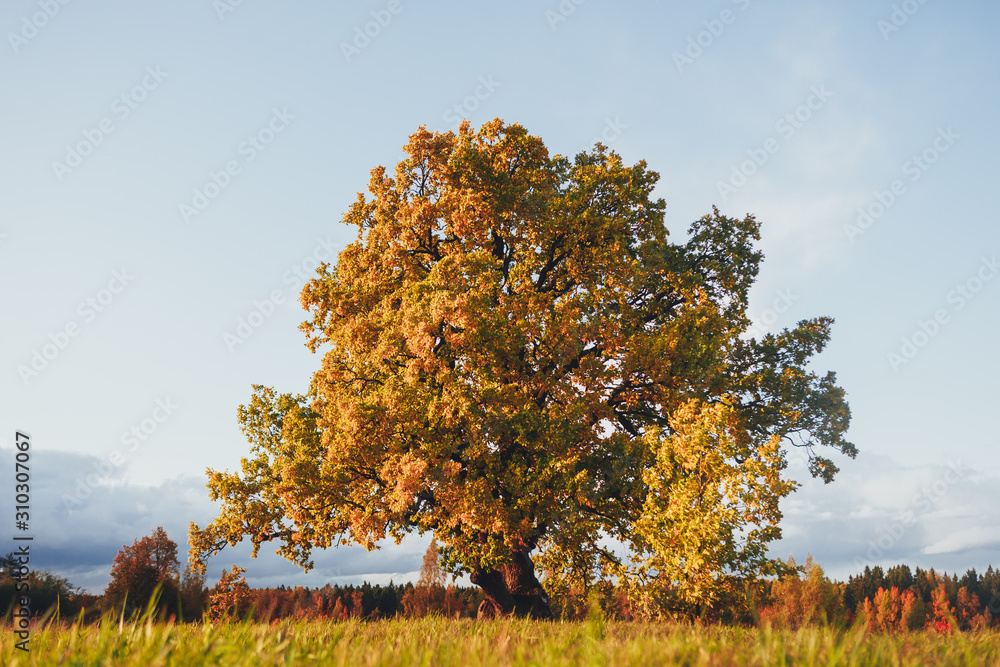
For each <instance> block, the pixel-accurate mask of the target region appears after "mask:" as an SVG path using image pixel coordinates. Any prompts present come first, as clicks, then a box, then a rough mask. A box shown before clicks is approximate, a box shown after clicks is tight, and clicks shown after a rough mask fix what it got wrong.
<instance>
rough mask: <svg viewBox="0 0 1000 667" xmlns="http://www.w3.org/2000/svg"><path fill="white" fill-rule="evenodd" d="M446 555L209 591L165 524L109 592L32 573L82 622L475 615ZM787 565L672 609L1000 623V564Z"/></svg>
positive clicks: (552, 586) (688, 614) (606, 589)
mask: <svg viewBox="0 0 1000 667" xmlns="http://www.w3.org/2000/svg"><path fill="white" fill-rule="evenodd" d="M439 553H440V548H439V546H438V545H437V543H436V541H432V542H431V545H430V546H429V547H428V549H427V552H426V553H425V554H424V558H423V563H422V565H421V568H420V576H419V579H418V580H417V582H416V583H410V582H408V583H404V584H396V583H392V582H390V583H389V584H388V585H379V584H370V583H363V584H361V585H337V584H326V585H325V586H323V587H321V588H320V587H314V588H308V587H303V586H296V587H286V586H279V587H276V588H259V589H252V588H250V587H249V585H248V584H247V582H246V578H245V576H244V570H243V569H242V568H239V567H236V566H233V568H232V569H231V570H230V571H228V572H223V574H222V577H221V578H220V580H219V582H218V583H217V584H216V585H215V586H213V587H211V588H209V587H207V586H206V585H205V582H204V577H203V576H200V575H197V574H195V573H193V572H192V571H191V570H190V568H187V569H186V570H185V571H184V572H181V571H180V567H179V562H178V559H177V544H176V543H175V542H174V541H173V540H171V539H170V538H169V537H168V536H167V533H166V532H165V531H164V530H163V528H162V527H161V528H157V529H156V530H154V531H153V533H152V534H151V535H149V536H145V537H142V538H138V539H136V540H135V542H133V544H131V545H123V546H122V549H121V550H120V551H119V553H118V556H117V557H116V558H115V561H114V564H113V566H112V570H111V581H110V582H109V584H108V586H107V588H106V589H105V591H104V594H103V595H100V596H96V595H90V594H86V593H83V592H81V591H80V590H79V589H77V588H76V587H74V586H72V585H71V584H70V583H69V582H68V581H67V580H66V579H64V578H62V577H59V576H56V575H54V574H51V573H49V572H32V573H30V574H29V575H28V581H29V583H30V584H31V591H32V603H33V605H34V611H35V612H36V613H43V612H44V611H46V610H47V609H49V608H53V607H56V606H58V609H59V612H60V614H62V615H63V616H77V615H79V614H80V613H81V612H82V613H83V614H84V617H85V618H87V619H97V618H100V616H101V614H103V613H109V612H110V613H115V614H119V613H123V612H124V613H126V614H138V613H140V612H142V611H145V610H146V609H147V608H149V606H150V605H152V606H153V608H155V610H156V612H157V614H158V615H159V617H160V618H161V619H164V620H166V619H174V620H183V621H202V620H206V621H211V622H224V621H227V620H242V619H246V618H251V619H252V620H254V621H256V622H265V623H266V622H273V621H277V620H280V619H287V618H294V619H327V620H331V621H345V620H348V619H360V620H365V621H373V620H377V619H384V618H395V617H407V618H419V617H423V616H429V615H439V616H445V617H450V618H475V617H476V616H477V614H478V610H479V608H480V607H481V606H482V605H483V604H484V601H485V600H486V599H487V597H486V595H485V593H484V592H483V591H482V589H481V588H478V587H466V586H456V585H455V584H454V583H448V581H447V574H446V572H445V571H444V569H443V568H442V567H441V563H440V560H439ZM784 565H785V572H784V574H783V576H780V577H775V578H770V579H762V578H754V579H746V580H743V581H741V582H740V584H739V585H735V586H730V587H729V588H728V589H727V590H728V591H729V592H728V594H727V595H726V596H724V597H723V598H721V599H720V600H718V601H717V602H716V603H715V604H712V605H706V606H703V607H701V608H700V609H692V608H688V609H687V610H686V611H685V613H683V614H675V615H674V616H673V618H686V619H689V620H693V619H698V620H700V621H702V622H708V623H726V624H733V625H743V626H763V625H772V626H777V627H784V628H790V629H797V628H800V627H804V626H809V625H821V624H822V625H832V626H836V627H852V626H856V625H858V624H860V625H861V626H863V627H864V628H866V629H867V630H869V631H872V632H901V631H913V630H919V629H928V630H932V631H936V632H953V631H969V630H976V629H982V628H986V627H996V626H1000V570H994V569H993V567H992V566H990V567H988V568H987V570H986V571H985V572H983V573H979V572H977V571H976V570H975V569H970V570H968V571H967V572H966V573H965V574H963V575H962V576H958V575H957V574H951V575H949V574H947V573H943V572H937V571H935V570H934V569H929V570H925V569H922V568H920V567H916V568H911V567H910V566H908V565H905V564H901V565H896V566H893V567H890V568H888V569H883V568H882V567H880V566H877V565H876V566H874V567H871V566H868V567H865V569H864V571H863V572H861V573H859V574H857V575H852V576H850V577H848V580H847V581H846V582H839V581H832V580H830V579H829V578H828V577H826V575H825V574H824V572H823V569H822V567H820V566H819V565H818V564H817V563H815V562H813V561H812V560H811V559H808V560H807V561H806V563H805V564H804V565H802V566H800V565H798V564H796V563H795V561H794V560H792V559H791V558H789V560H788V561H787V562H785V563H784ZM18 574H19V573H18V566H17V563H16V561H15V560H14V559H13V557H12V556H8V557H0V609H4V610H7V612H8V613H10V609H11V608H12V607H13V604H14V584H15V580H16V578H17V577H18ZM543 581H544V582H545V583H546V589H547V590H548V591H550V596H551V597H550V600H549V604H550V606H551V608H552V610H553V616H554V617H555V618H557V619H562V620H581V619H583V618H586V617H588V616H589V615H592V614H595V613H598V614H600V615H601V616H602V617H604V618H607V619H615V620H624V621H629V620H648V619H649V618H650V615H649V614H648V613H646V608H645V607H644V606H643V605H641V604H639V605H636V604H635V598H634V596H633V595H630V594H629V592H628V591H626V590H625V588H624V587H623V586H616V585H614V584H613V583H611V582H608V581H596V582H594V583H593V584H592V585H590V586H585V587H581V586H579V585H577V584H573V585H568V586H563V585H560V581H559V580H558V579H557V578H556V577H555V576H551V575H550V576H545V574H544V572H543ZM660 618H663V616H660Z"/></svg>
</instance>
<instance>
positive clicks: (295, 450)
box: [190, 119, 855, 617]
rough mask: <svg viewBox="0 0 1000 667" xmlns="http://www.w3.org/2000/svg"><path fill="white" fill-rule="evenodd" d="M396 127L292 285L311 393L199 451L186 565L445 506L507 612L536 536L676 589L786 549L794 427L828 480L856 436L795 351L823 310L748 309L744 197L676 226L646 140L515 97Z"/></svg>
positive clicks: (573, 554)
mask: <svg viewBox="0 0 1000 667" xmlns="http://www.w3.org/2000/svg"><path fill="white" fill-rule="evenodd" d="M405 152H406V157H405V159H404V160H403V161H402V162H400V163H399V165H398V166H397V167H396V170H395V172H394V173H391V174H390V173H389V172H387V170H386V169H385V168H383V167H377V168H376V169H374V170H373V171H372V173H371V179H370V182H369V186H368V190H369V193H370V196H365V195H364V194H359V195H358V198H357V201H356V202H355V203H354V204H353V205H352V206H351V207H350V209H349V210H348V211H347V213H346V215H345V216H344V222H346V223H347V224H349V225H353V226H354V227H356V228H357V231H358V236H357V240H356V241H355V242H353V243H351V244H350V245H348V246H347V247H346V248H345V249H344V250H343V251H342V252H341V253H340V255H339V258H338V260H337V263H336V264H335V265H333V266H330V265H323V266H322V267H321V268H320V269H319V271H318V275H317V277H316V278H314V279H313V280H311V281H310V282H309V283H308V284H307V285H306V286H305V287H304V288H303V290H302V295H301V303H302V305H303V307H304V308H305V309H306V310H307V311H308V312H309V319H308V321H306V322H305V323H304V324H303V325H302V329H303V331H304V332H305V334H306V336H307V344H308V347H309V348H310V349H311V350H312V351H313V352H321V353H322V363H321V366H320V368H319V369H318V370H317V371H316V373H315V375H314V377H313V380H312V383H311V385H310V388H309V390H308V392H307V393H306V394H305V395H295V394H290V393H279V392H277V391H275V390H273V389H271V388H268V387H265V386H256V387H255V389H254V393H253V396H252V398H251V399H250V401H249V403H248V404H247V405H245V406H242V407H241V408H240V410H239V419H240V423H241V425H242V428H243V431H244V433H245V434H246V436H247V437H248V439H249V441H250V445H251V450H252V456H251V457H250V458H248V459H244V460H243V461H242V470H241V471H240V472H236V473H231V472H220V471H212V470H209V471H208V474H209V483H208V486H209V489H210V493H211V496H212V498H213V499H215V500H221V501H222V509H221V513H220V515H219V516H218V517H217V518H216V519H215V520H214V521H213V522H212V523H210V524H209V525H208V526H206V527H205V528H204V529H201V528H199V527H198V526H196V525H194V524H192V527H191V533H190V542H191V546H192V549H191V554H192V558H193V559H194V562H196V563H197V562H200V561H201V560H202V559H203V558H204V557H207V556H208V555H210V554H212V553H215V552H216V551H218V550H219V549H221V548H222V547H223V546H225V545H226V544H230V545H235V544H236V543H238V542H239V541H240V540H241V539H243V538H245V537H248V538H249V539H250V541H251V542H252V544H253V548H254V553H255V554H256V553H257V550H258V549H259V547H260V545H261V544H262V543H263V542H266V541H269V540H276V541H277V542H278V543H279V547H278V553H279V554H281V555H283V556H285V557H287V558H289V559H291V560H293V561H296V562H298V563H300V564H302V565H303V566H305V567H309V566H311V560H310V554H311V552H312V550H313V549H316V548H325V547H328V546H331V545H335V544H346V543H350V542H354V543H358V544H361V545H364V546H365V547H367V548H369V549H372V548H376V546H377V544H378V542H379V541H380V540H383V539H386V538H393V539H395V540H397V541H398V540H400V539H401V538H402V536H403V535H404V534H406V533H407V532H409V531H412V530H417V531H420V532H424V531H433V533H434V535H435V537H436V539H437V540H438V542H439V543H440V544H441V545H442V554H443V563H444V565H445V566H446V567H447V568H448V569H449V570H450V571H451V572H453V573H455V574H461V573H468V575H469V577H470V580H471V581H472V582H474V583H475V584H477V585H479V586H480V587H481V588H482V589H483V591H484V592H485V595H486V597H487V599H488V600H489V605H490V606H492V611H494V612H496V613H502V614H511V613H514V614H518V615H532V616H535V617H548V616H549V615H550V611H549V605H548V598H547V597H546V595H545V591H544V589H543V587H542V585H541V584H540V583H539V580H538V578H537V576H536V571H535V564H534V562H533V560H532V559H533V557H534V558H538V557H539V554H541V557H542V558H543V559H545V558H548V562H549V563H550V564H551V563H552V562H557V563H563V564H565V565H566V566H567V567H572V568H575V570H576V571H577V572H578V573H580V575H581V576H592V575H593V573H594V572H597V571H599V572H602V573H603V575H600V576H619V577H634V578H636V580H637V581H639V582H640V583H641V584H642V585H643V586H646V587H647V589H648V590H653V589H656V590H659V591H661V592H662V591H673V593H670V596H672V599H680V600H684V599H691V598H692V597H694V598H697V597H698V596H699V595H700V594H701V593H700V591H710V590H711V588H712V586H711V583H712V582H713V581H716V580H719V579H721V578H724V577H726V576H729V575H731V574H732V573H733V572H737V573H740V574H746V573H751V574H752V573H753V572H754V571H759V570H761V569H764V568H767V567H768V566H769V564H772V563H771V561H769V560H768V559H767V558H766V555H765V549H764V545H766V543H767V542H769V541H770V540H773V539H775V538H776V537H777V536H778V535H779V531H778V529H777V521H778V519H779V518H780V512H779V511H778V508H777V499H779V498H780V497H782V496H783V495H785V494H787V493H788V492H790V491H791V488H792V487H791V484H790V483H788V482H787V481H784V480H782V478H781V470H782V469H783V467H784V465H785V455H786V452H787V447H789V446H798V447H803V448H805V449H806V450H807V451H808V452H809V454H810V462H811V469H812V472H813V474H814V475H817V476H820V477H822V478H823V479H825V480H826V481H830V480H831V479H832V478H833V475H834V474H835V473H836V471H837V468H836V466H835V465H834V464H833V462H832V461H831V460H830V459H829V458H827V457H825V456H821V455H820V453H819V452H818V451H817V449H818V448H819V447H829V448H832V449H833V450H837V451H840V452H843V453H845V454H847V455H849V456H853V455H854V454H855V449H854V447H853V445H851V444H850V443H849V442H847V441H846V440H845V439H844V434H845V431H846V429H847V427H848V423H849V419H850V413H849V410H848V406H847V403H846V400H845V395H844V392H843V390H842V389H841V388H839V387H838V386H837V385H836V378H835V376H834V374H833V373H828V374H825V375H817V374H816V373H814V372H812V371H811V370H809V369H808V368H807V364H808V363H809V361H810V359H811V357H812V356H813V355H815V354H816V353H818V352H820V351H821V350H822V349H823V347H824V346H825V344H826V343H827V341H828V340H829V337H830V328H831V325H832V320H831V319H829V318H825V317H819V318H815V319H810V320H803V321H801V322H799V323H798V325H797V326H796V327H794V328H792V329H786V330H783V331H781V332H780V333H776V334H767V335H764V336H762V337H760V339H754V338H751V337H750V336H749V335H748V334H747V329H748V326H749V324H750V322H749V319H748V318H747V315H746V310H747V305H748V293H749V290H750V287H751V286H752V285H753V283H754V280H755V278H756V276H757V272H758V268H759V266H760V263H761V260H762V254H761V252H760V251H759V250H758V249H757V248H756V247H755V242H756V241H758V240H759V224H758V223H757V221H756V220H755V218H754V217H753V216H752V215H748V216H746V217H744V218H742V219H735V218H729V217H726V216H724V215H722V214H720V213H719V211H718V210H713V212H712V213H711V214H709V215H706V216H704V217H703V218H701V219H700V220H697V221H695V222H694V223H693V224H691V226H690V228H689V229H688V230H687V236H686V238H685V239H682V240H679V241H676V242H675V241H672V240H671V239H670V237H669V236H668V231H667V228H666V226H665V224H664V210H665V204H664V202H663V200H662V199H654V198H652V192H653V189H654V186H655V184H656V182H657V179H658V175H657V174H656V173H655V172H653V171H651V170H650V169H648V168H647V165H646V164H645V162H638V163H637V164H634V165H631V166H629V165H626V164H624V163H623V161H622V159H621V157H620V156H618V155H617V154H615V153H613V152H609V151H608V150H607V149H606V148H605V147H604V146H602V145H600V144H598V145H596V146H595V147H594V149H593V150H591V151H590V152H584V153H580V154H579V155H577V156H575V158H573V159H572V160H571V159H569V158H566V157H564V156H561V155H552V154H550V153H549V151H548V150H547V149H546V147H545V145H544V144H543V143H542V141H541V140H540V139H539V138H537V137H534V136H532V135H530V134H529V133H528V132H527V131H526V130H525V129H524V128H522V127H521V126H519V125H516V124H512V125H507V124H505V123H504V122H503V121H501V120H499V119H496V120H494V121H491V122H489V123H486V124H485V125H483V126H482V127H481V128H480V129H479V130H478V131H474V130H473V129H472V128H471V127H470V126H469V125H468V124H465V125H463V126H462V127H461V128H460V129H459V131H458V132H457V133H454V132H448V133H432V132H428V131H426V130H425V129H423V128H421V129H420V130H419V131H418V132H416V133H415V134H414V135H413V136H411V137H410V141H409V143H408V144H407V145H406V146H405ZM706 517H707V518H708V520H707V521H704V519H706ZM692 528H698V531H697V532H696V534H694V535H693V537H692V535H691V530H690V529H692ZM687 537H692V539H690V540H687V541H685V540H686V539H687ZM610 543H616V544H620V545H624V546H625V547H627V548H629V549H630V550H631V551H632V554H631V557H630V558H625V557H623V556H622V555H621V554H620V553H618V552H616V551H615V550H614V549H612V548H610V547H609V546H608V545H609V544H610ZM713 545H717V546H713ZM691 582H694V586H693V587H692V586H691Z"/></svg>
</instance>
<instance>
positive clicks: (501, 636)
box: [0, 618, 1000, 667]
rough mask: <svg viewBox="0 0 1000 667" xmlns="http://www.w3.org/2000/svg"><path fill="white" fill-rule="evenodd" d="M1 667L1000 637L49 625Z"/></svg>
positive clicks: (951, 652) (667, 650) (915, 646)
mask: <svg viewBox="0 0 1000 667" xmlns="http://www.w3.org/2000/svg"><path fill="white" fill-rule="evenodd" d="M3 634H4V639H3V648H2V650H0V664H3V665H5V666H9V667H15V666H25V665H67V666H68V665H81V666H82V665H129V666H135V667H138V666H140V665H141V666H143V667H147V666H156V665H224V666H227V665H253V666H255V667H258V666H260V667H263V666H265V665H345V666H346V665H350V666H352V667H357V666H359V665H457V666H461V667H475V666H477V665H613V666H616V667H617V666H619V665H674V664H681V665H859V666H860V665H934V664H936V665H977V666H979V665H1000V632H997V631H995V630H994V631H988V632H979V633H968V634H959V635H952V636H940V635H934V634H925V633H914V634H907V635H888V636H879V635H865V634H862V633H860V632H837V631H834V630H828V629H822V628H813V629H808V630H802V631H799V632H786V631H774V632H771V631H769V630H754V629H743V628H727V627H698V626H689V625H673V624H654V623H619V622H606V623H605V622H598V621H589V622H579V623H559V622H555V623H545V622H532V621H523V620H501V621H489V622H477V621H472V620H450V619H441V618H427V619H420V620H387V621H375V622H370V623H365V622H359V621H346V622H344V621H341V622H331V621H285V622H280V623H278V624H275V625H262V624H252V623H238V624H230V625H220V626H211V625H200V624H188V625H174V624H162V623H159V624H158V623H152V622H149V621H136V622H132V623H128V622H126V623H121V624H120V623H118V622H112V621H108V622H105V623H102V624H99V625H80V624H76V623H62V624H56V623H50V624H48V625H46V626H44V627H36V628H34V629H33V631H32V635H31V645H30V652H28V653H25V652H24V651H20V650H17V649H15V647H14V639H15V638H14V635H13V633H12V632H11V631H10V629H9V628H6V629H5V631H4V633H3Z"/></svg>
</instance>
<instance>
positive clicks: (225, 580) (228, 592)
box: [208, 565, 253, 623]
mask: <svg viewBox="0 0 1000 667" xmlns="http://www.w3.org/2000/svg"><path fill="white" fill-rule="evenodd" d="M244 572H246V570H244V569H243V568H242V567H237V566H235V565H233V569H232V570H230V571H229V572H223V573H222V577H221V578H220V579H219V583H218V584H217V585H216V587H215V592H213V593H212V595H211V596H210V598H209V605H210V606H209V609H208V617H209V619H210V620H211V621H212V622H213V623H219V622H224V621H229V620H233V619H239V618H244V617H245V616H246V615H247V614H248V613H249V611H250V607H251V605H252V604H253V595H252V594H251V592H250V585H249V584H247V580H246V577H244V576H243V573H244Z"/></svg>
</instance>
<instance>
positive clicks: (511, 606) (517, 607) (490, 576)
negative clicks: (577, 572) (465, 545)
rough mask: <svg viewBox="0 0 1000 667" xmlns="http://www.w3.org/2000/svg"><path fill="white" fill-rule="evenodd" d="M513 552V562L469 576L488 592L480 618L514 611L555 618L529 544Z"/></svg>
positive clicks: (532, 615) (481, 607)
mask: <svg viewBox="0 0 1000 667" xmlns="http://www.w3.org/2000/svg"><path fill="white" fill-rule="evenodd" d="M512 556H513V558H512V559H511V561H510V562H509V563H505V564H504V565H502V566H500V568H498V569H495V570H486V569H482V568H480V569H477V570H475V571H473V572H472V573H471V575H470V576H469V580H470V581H471V582H472V583H474V584H476V585H477V586H479V587H480V588H482V589H483V592H484V593H486V599H485V600H483V603H482V604H480V605H479V618H495V617H497V616H510V615H514V616H522V617H524V616H527V617H531V618H538V619H550V618H552V611H551V610H550V609H549V596H548V595H546V594H545V589H543V588H542V585H541V583H539V581H538V578H537V577H536V576H535V565H534V564H533V563H532V562H531V559H530V558H529V557H528V549H527V547H525V546H522V547H520V548H519V549H517V550H516V551H514V553H513V554H512Z"/></svg>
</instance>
